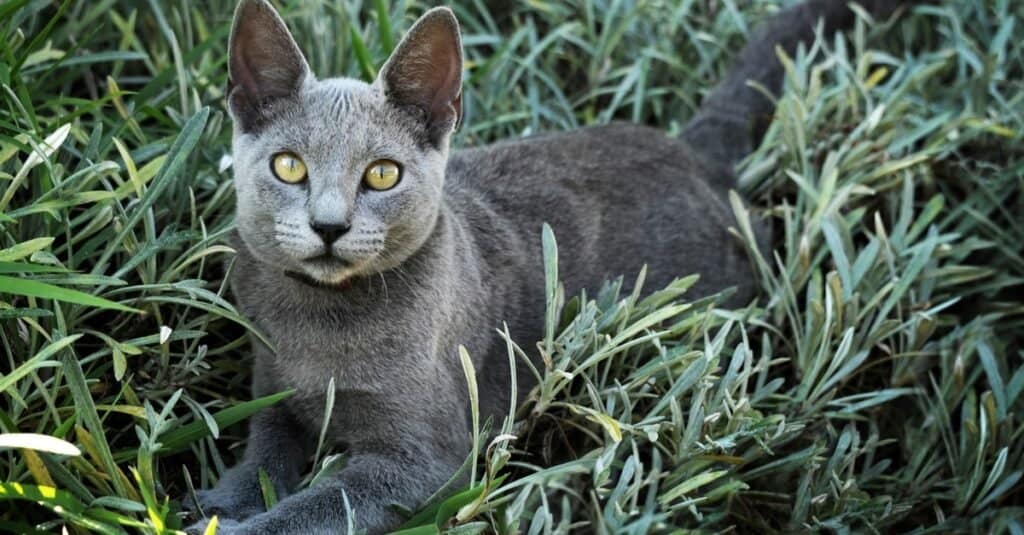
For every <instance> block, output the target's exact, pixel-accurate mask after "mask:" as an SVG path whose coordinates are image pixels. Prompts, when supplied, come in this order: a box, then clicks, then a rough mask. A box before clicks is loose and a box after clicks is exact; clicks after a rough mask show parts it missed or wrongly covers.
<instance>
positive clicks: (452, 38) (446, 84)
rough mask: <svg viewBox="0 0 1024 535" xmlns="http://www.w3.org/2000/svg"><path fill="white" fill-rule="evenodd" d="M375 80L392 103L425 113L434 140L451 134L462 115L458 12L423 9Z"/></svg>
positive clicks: (444, 8) (438, 140)
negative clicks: (456, 15) (456, 17)
mask: <svg viewBox="0 0 1024 535" xmlns="http://www.w3.org/2000/svg"><path fill="white" fill-rule="evenodd" d="M375 83H376V85H378V86H379V87H381V88H382V89H383V90H384V93H385V94H386V95H387V96H388V99H390V100H391V101H392V102H393V103H395V104H397V105H398V106H403V107H404V106H412V107H415V108H417V109H419V110H420V111H421V112H422V113H423V115H424V117H425V119H426V121H427V127H428V131H429V132H430V136H431V141H432V142H434V143H435V144H437V143H439V142H440V141H441V140H442V139H443V138H444V136H445V135H447V134H449V133H451V131H452V130H454V129H455V126H456V125H457V124H458V121H459V119H460V118H461V116H462V38H461V37H460V36H459V22H458V21H457V20H456V19H455V14H454V13H452V11H451V10H450V9H448V8H446V7H436V8H434V9H431V10H430V11H427V12H426V13H424V14H423V16H422V17H420V19H419V20H417V21H416V23H415V24H413V25H412V28H410V29H409V31H408V33H406V34H405V38H404V39H402V42H401V43H399V45H398V47H396V48H395V51H394V52H393V53H392V54H391V57H390V58H388V61H387V63H385V64H384V66H383V67H382V68H381V70H380V74H379V75H378V76H377V81H376V82H375Z"/></svg>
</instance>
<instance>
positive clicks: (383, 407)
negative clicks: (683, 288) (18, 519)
mask: <svg viewBox="0 0 1024 535" xmlns="http://www.w3.org/2000/svg"><path fill="white" fill-rule="evenodd" d="M861 3H862V4H864V5H865V7H866V8H867V9H869V11H871V12H873V13H876V14H881V13H884V12H887V11H890V10H891V9H892V8H893V7H895V6H896V5H897V4H903V3H906V2H896V1H886V0H875V1H867V2H864V1H863V0H862V2H861ZM853 19H854V16H853V13H852V12H851V11H850V10H849V9H848V7H847V5H846V0H817V1H810V2H807V3H804V4H801V5H798V6H796V7H793V8H790V9H788V10H785V11H783V12H782V13H780V14H778V15H776V16H775V17H773V18H772V19H770V20H768V21H767V23H766V24H764V25H762V26H761V28H760V29H759V30H758V31H757V32H756V33H755V34H754V36H753V37H752V39H751V41H750V43H748V45H747V46H746V48H744V50H743V51H742V53H741V54H740V57H739V60H738V62H737V66H736V67H735V68H734V69H733V70H732V71H731V72H730V73H729V74H728V75H727V77H726V78H725V80H724V81H723V82H722V83H721V84H720V85H719V86H718V87H717V88H716V89H715V90H714V91H713V92H712V93H711V94H710V95H708V97H707V98H706V99H705V103H704V105H703V107H702V108H701V110H700V111H699V112H698V114H697V116H696V117H695V118H694V119H693V120H691V121H690V123H689V124H688V126H687V127H686V128H685V130H684V133H683V135H682V139H674V138H670V137H668V136H666V135H665V133H664V132H663V131H661V130H658V129H654V128H648V127H644V126H635V125H624V124H617V125H611V126H600V127H592V128H586V129H582V130H579V131H576V132H570V133H565V134H555V135H549V136H544V137H536V138H530V139H521V140H514V141H509V142H504V143H500V144H497V145H493V146H488V147H483V148H476V149H468V150H459V151H455V152H450V151H449V138H450V135H451V133H452V131H453V130H454V128H455V127H456V125H457V124H458V122H459V119H460V116H461V76H462V49H461V42H460V36H459V27H458V23H457V21H456V20H455V17H454V15H453V14H452V12H451V11H450V10H448V9H446V8H436V9H432V10H430V11H428V12H427V13H426V14H424V15H423V16H422V17H421V18H420V19H419V20H418V21H417V22H416V23H415V25H413V27H412V28H411V29H410V30H409V32H408V33H407V34H406V36H405V38H404V40H403V41H402V42H401V44H400V45H399V46H398V47H397V48H396V50H395V52H394V54H393V55H392V56H391V58H390V59H389V60H388V61H387V63H386V64H385V65H384V67H383V68H382V69H381V71H380V75H379V77H378V78H377V80H376V81H374V83H373V84H369V85H368V84H365V83H363V82H360V81H356V80H350V79H339V78H333V79H327V80H317V79H316V78H315V77H314V76H313V74H312V73H311V72H310V70H309V67H308V65H307V64H306V61H305V59H304V57H303V55H302V53H301V52H300V50H299V49H298V46H297V45H296V44H295V41H294V40H293V39H292V38H291V35H290V34H289V33H288V30H287V29H286V28H285V25H284V23H283V21H282V20H281V19H280V17H279V16H278V15H277V13H276V12H275V11H274V9H273V8H272V7H271V6H270V4H269V3H267V2H266V1H265V0H243V1H242V2H241V3H240V4H239V6H238V8H237V11H236V12H235V20H234V27H233V28H232V32H231V41H230V50H229V53H230V62H229V70H230V72H229V74H230V79H231V86H230V88H229V95H228V105H229V108H230V112H231V116H232V118H233V119H234V140H233V146H232V149H233V158H234V168H235V189H236V191H237V196H238V210H237V226H238V235H239V237H240V240H239V242H238V258H237V261H236V263H235V271H234V275H233V281H232V286H233V288H234V292H235V293H236V295H237V298H238V301H239V305H240V307H241V309H242V310H243V311H244V312H245V313H246V314H247V315H248V316H249V317H250V318H252V320H253V321H254V322H255V323H256V324H257V325H258V326H259V327H260V328H261V329H263V330H264V332H265V333H266V334H267V335H269V338H270V340H272V341H273V342H274V344H275V345H276V353H275V352H271V351H270V350H269V349H267V348H265V347H262V346H257V347H256V348H255V352H256V358H255V370H254V385H253V390H254V393H255V395H258V396H261V395H265V394H268V393H273V392H278V391H281V390H285V389H289V388H294V389H295V390H296V392H295V395H294V396H292V397H291V398H289V399H287V400H286V401H285V402H283V403H282V404H280V405H279V406H275V407H273V408H271V409H268V410H265V411H263V412H262V413H260V414H258V415H256V416H255V417H254V418H253V419H252V421H251V424H250V425H251V428H250V433H249V441H248V446H247V448H246V450H245V454H244V457H243V460H242V461H241V463H240V464H239V465H237V466H235V467H234V468H232V469H231V470H230V471H228V472H227V473H225V474H224V476H223V477H222V478H221V480H220V482H219V483H218V485H217V487H216V488H214V489H212V490H209V491H202V492H201V493H200V494H199V502H200V505H201V506H202V508H203V511H204V512H205V513H206V514H207V515H212V514H218V515H220V518H221V519H222V522H221V532H222V533H223V532H226V533H274V534H276V533H301V534H311V533H338V532H343V531H345V529H346V526H347V523H348V522H349V520H351V519H349V518H347V515H346V504H348V505H349V506H350V507H351V510H352V511H354V521H355V523H356V525H357V526H358V527H360V528H365V529H366V530H367V531H368V532H369V533H380V532H382V531H386V530H388V529H392V528H395V527H396V526H398V525H399V524H400V523H401V522H402V516H401V515H400V514H399V513H398V512H397V511H396V508H394V507H393V506H392V504H400V505H401V506H403V507H405V508H410V509H412V508H416V507H417V506H419V505H422V501H423V500H424V499H426V498H427V497H428V496H430V495H431V494H432V492H434V491H435V490H437V489H438V488H439V487H440V486H441V485H442V484H443V483H444V482H445V481H446V480H447V479H448V478H449V477H450V476H452V475H453V473H454V472H455V471H456V470H457V469H458V467H459V466H460V464H461V463H462V461H463V460H464V459H465V457H466V455H467V453H468V451H469V443H470V435H471V433H470V421H469V400H468V396H467V394H466V392H467V390H466V384H465V379H464V377H463V372H462V369H461V366H460V364H459V359H458V355H457V347H458V346H459V345H460V344H461V345H464V346H465V347H466V348H467V349H468V351H469V354H470V355H472V357H473V359H474V364H475V366H476V370H477V373H478V382H479V389H480V398H481V399H480V402H481V413H482V415H483V416H484V417H487V416H493V417H495V418H496V420H495V421H498V422H500V421H501V417H502V416H503V415H504V414H505V413H507V411H508V408H509V405H510V402H511V401H512V400H510V399H509V398H510V388H509V380H510V370H509V368H508V360H507V356H506V350H505V345H504V342H503V341H502V340H501V338H500V337H499V336H498V335H497V334H495V329H496V328H497V327H500V326H501V325H502V322H507V323H508V325H509V328H510V331H511V334H512V336H513V338H514V339H515V340H518V341H520V342H521V343H529V342H530V341H531V340H538V339H540V337H541V329H542V320H541V318H542V317H543V310H544V290H543V288H544V284H543V282H544V281H543V269H542V267H541V248H540V238H539V237H540V233H541V226H542V224H543V223H544V222H547V223H549V224H550V225H551V227H552V228H553V230H554V232H555V234H556V236H557V237H558V240H559V244H560V246H561V250H560V264H561V265H560V268H561V269H560V274H561V277H562V279H563V280H564V281H565V284H566V288H567V291H569V292H576V291H577V290H579V289H581V288H591V289H595V288H597V287H599V286H600V285H601V283H602V281H604V280H606V279H607V278H609V277H615V276H618V275H620V274H635V273H637V272H638V271H639V270H640V269H641V267H642V266H643V265H644V264H646V265H647V266H648V268H649V270H648V281H649V284H650V285H651V287H659V286H663V285H665V284H667V283H669V282H671V281H672V280H673V279H674V278H676V277H677V276H681V275H686V274H690V273H699V274H700V275H701V279H700V283H699V284H698V285H697V286H696V287H695V289H694V290H693V293H695V294H696V295H707V294H709V293H712V292H716V291H719V290H722V289H725V288H728V287H735V288H736V292H735V293H734V294H733V297H732V299H731V302H732V303H746V302H748V301H749V300H750V299H752V298H753V292H754V284H753V281H752V276H751V271H750V262H749V260H748V258H747V256H746V254H745V253H744V251H743V249H742V247H741V246H740V244H739V243H737V240H736V239H735V238H734V237H732V236H731V235H730V234H729V232H728V231H727V229H728V227H729V226H730V225H731V224H733V216H732V212H731V210H730V208H729V203H728V200H727V193H728V190H729V188H731V187H732V185H733V181H734V175H733V172H732V167H733V166H734V164H736V163H737V162H738V161H739V160H740V159H742V158H743V157H744V156H745V155H746V154H748V153H749V152H750V151H751V150H752V147H753V146H754V144H755V143H757V142H758V139H757V135H756V134H755V131H756V130H757V129H756V128H754V125H755V123H757V122H758V121H760V122H762V123H763V122H764V121H763V119H767V118H770V117H771V114H772V112H773V106H772V103H771V101H770V99H768V98H767V97H765V96H764V95H762V94H761V93H759V92H758V91H756V90H754V89H752V88H751V87H750V86H749V85H748V84H747V82H748V80H753V81H755V82H757V83H759V84H760V85H762V86H763V87H766V88H769V89H770V90H772V91H778V90H779V88H780V86H781V82H782V76H783V71H782V69H781V67H780V65H779V64H778V62H777V60H776V58H775V51H774V49H775V46H776V45H779V46H782V47H783V48H784V49H786V50H788V51H790V52H792V51H793V50H794V49H795V48H796V46H797V44H798V43H799V42H801V41H807V40H809V39H811V38H812V37H813V35H814V30H813V28H814V25H815V23H816V22H817V21H819V20H823V21H824V25H825V29H826V31H835V30H838V29H840V28H842V27H845V26H847V25H849V24H850V23H851V22H852V20H853ZM518 377H519V378H520V379H521V380H528V379H529V378H530V376H529V374H526V373H519V374H518ZM332 378H333V380H334V388H335V396H336V397H335V399H336V401H335V405H334V411H333V415H332V417H331V421H330V422H329V427H328V437H327V438H328V440H329V442H330V444H331V445H332V446H336V447H338V448H344V449H346V450H347V451H348V455H349V457H348V462H347V465H346V466H345V467H344V468H343V469H342V470H341V471H339V472H337V473H336V474H335V475H333V476H331V477H330V478H329V479H328V480H326V481H323V482H321V483H319V484H318V485H316V486H314V487H311V488H307V489H305V490H301V491H299V492H296V493H294V494H292V493H291V492H292V491H293V490H294V488H295V486H296V485H297V483H298V482H299V478H300V474H301V472H302V471H303V470H304V468H305V464H306V463H307V462H308V459H309V457H310V455H311V453H312V449H313V447H314V446H315V443H316V439H317V435H318V433H319V430H320V428H321V418H322V415H323V408H324V404H325V393H326V389H327V388H328V384H329V381H330V380H331V379H332ZM521 391H522V389H521ZM260 468H263V469H264V470H265V471H266V472H267V473H268V474H269V476H270V478H271V480H272V481H273V482H274V484H275V486H276V490H277V494H278V496H279V497H281V498H282V499H281V501H280V502H279V503H278V504H277V505H276V506H275V507H273V508H272V509H271V510H270V511H264V507H263V499H262V496H261V492H260V488H259V484H258V478H257V473H258V470H259V469H260ZM201 525H202V524H197V525H196V526H194V527H193V529H198V528H199V527H200V526H201Z"/></svg>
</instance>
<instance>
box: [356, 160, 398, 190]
mask: <svg viewBox="0 0 1024 535" xmlns="http://www.w3.org/2000/svg"><path fill="white" fill-rule="evenodd" d="M401 176H402V171H401V170H400V169H399V168H398V164H397V163H395V162H392V161H391V160H377V161H376V162H373V163H371V164H370V166H369V167H367V168H366V172H365V173H363V182H364V183H365V184H366V186H367V187H369V188H371V189H375V190H378V191H384V190H386V189H391V188H393V187H395V184H398V179H399V178H401Z"/></svg>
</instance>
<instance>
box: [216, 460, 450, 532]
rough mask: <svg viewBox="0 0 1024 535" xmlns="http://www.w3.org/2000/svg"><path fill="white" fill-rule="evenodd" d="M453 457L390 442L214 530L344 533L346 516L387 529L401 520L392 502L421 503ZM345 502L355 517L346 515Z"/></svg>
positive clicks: (376, 529)
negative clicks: (268, 507) (253, 513)
mask: <svg viewBox="0 0 1024 535" xmlns="http://www.w3.org/2000/svg"><path fill="white" fill-rule="evenodd" d="M396 446H397V447H396ZM457 459H458V457H457V456H455V455H452V454H451V453H441V452H438V451H425V450H424V449H423V448H422V447H421V446H420V445H411V444H410V445H408V447H405V446H404V445H394V444H389V445H387V446H385V447H382V448H381V449H380V452H379V453H365V454H356V455H353V457H352V458H351V459H349V461H348V463H347V464H346V466H345V468H344V469H343V470H342V471H341V472H339V473H338V474H336V475H335V476H333V477H331V478H329V479H328V480H327V481H324V482H321V483H319V484H317V485H316V486H315V487H311V488H308V489H306V490H303V491H301V492H297V493H295V494H293V495H291V496H289V497H288V498H286V499H284V500H282V501H281V502H280V503H278V504H277V505H276V506H274V508H272V509H271V510H270V511H268V512H266V513H261V514H258V515H256V516H253V517H250V518H249V519H247V520H245V521H244V522H241V523H238V524H234V523H232V524H229V525H227V526H225V527H224V528H225V529H219V530H218V533H227V534H230V535H257V534H263V533H275V534H303V535H305V534H324V535H326V534H342V533H347V531H348V525H349V521H350V520H351V521H352V522H353V523H354V526H355V527H356V529H365V530H366V533H367V534H369V535H373V534H376V533H386V532H388V531H391V530H394V529H395V528H397V527H398V526H400V525H401V523H402V522H403V520H404V517H403V516H402V515H401V514H399V513H398V511H397V509H396V508H395V507H394V505H395V504H398V505H401V506H403V507H406V508H415V507H417V506H419V505H422V503H421V502H422V501H423V500H424V499H425V498H427V497H428V496H430V495H431V494H432V493H433V492H434V491H436V490H437V489H438V488H439V487H440V486H441V485H443V484H444V483H445V481H447V479H448V478H449V477H450V476H451V475H452V474H453V473H454V472H455V471H456V470H457V469H458V467H459V464H460V462H459V461H458V460H457ZM346 499H347V504H346ZM346 505H347V506H348V509H349V510H351V511H353V516H354V518H352V519H350V518H348V517H347V516H346V510H347V508H346Z"/></svg>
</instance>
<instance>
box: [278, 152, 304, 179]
mask: <svg viewBox="0 0 1024 535" xmlns="http://www.w3.org/2000/svg"><path fill="white" fill-rule="evenodd" d="M270 168H271V169H273V171H274V176H276V177H277V179H278V180H280V181H281V182H287V183H288V184H298V183H299V182H302V181H303V180H306V164H305V163H303V162H302V159H300V158H299V157H298V156H296V155H294V154H292V153H290V152H282V153H281V154H278V155H275V156H274V159H273V161H271V163H270Z"/></svg>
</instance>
